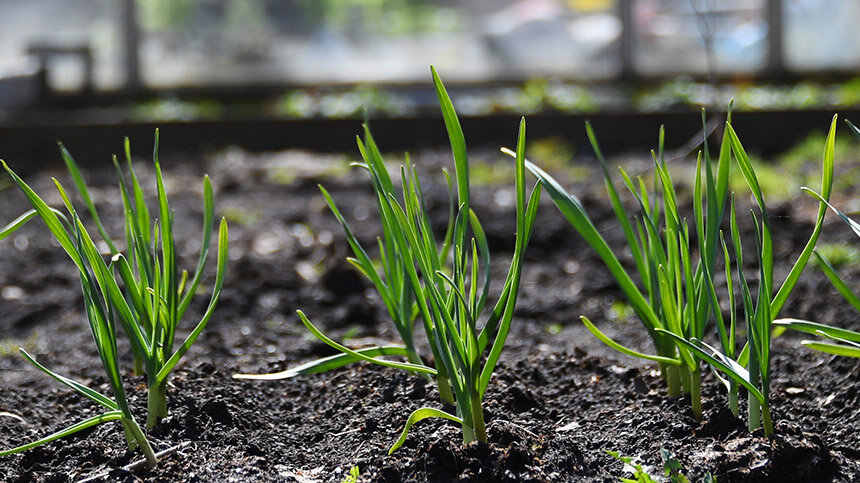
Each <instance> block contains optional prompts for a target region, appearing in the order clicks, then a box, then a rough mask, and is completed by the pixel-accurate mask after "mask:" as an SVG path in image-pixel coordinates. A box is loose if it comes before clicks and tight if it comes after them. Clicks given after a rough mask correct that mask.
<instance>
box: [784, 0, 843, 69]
mask: <svg viewBox="0 0 860 483" xmlns="http://www.w3.org/2000/svg"><path fill="white" fill-rule="evenodd" d="M783 9H784V11H783V16H784V17H785V63H786V64H787V67H788V68H789V69H794V70H805V71H810V70H816V69H823V70H827V69H853V68H857V67H860V35H858V34H857V24H858V21H860V2H858V1H856V0H792V1H790V2H783Z"/></svg>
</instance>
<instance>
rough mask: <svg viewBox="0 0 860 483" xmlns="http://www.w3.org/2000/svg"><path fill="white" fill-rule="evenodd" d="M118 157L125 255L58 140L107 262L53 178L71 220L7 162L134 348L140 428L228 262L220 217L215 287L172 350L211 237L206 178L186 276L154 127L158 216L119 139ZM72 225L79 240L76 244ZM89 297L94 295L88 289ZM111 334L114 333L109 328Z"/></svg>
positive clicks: (152, 414)
mask: <svg viewBox="0 0 860 483" xmlns="http://www.w3.org/2000/svg"><path fill="white" fill-rule="evenodd" d="M124 148H125V155H126V160H127V164H128V169H129V176H130V178H131V183H130V185H128V184H127V183H126V179H125V175H124V174H123V171H122V169H121V167H120V164H119V163H118V162H117V160H116V157H114V165H115V167H116V170H117V175H118V177H119V188H120V193H121V196H122V200H123V207H124V213H125V238H126V239H125V246H126V254H123V253H122V252H120V250H119V249H118V248H117V246H116V244H115V243H114V241H113V239H112V238H111V237H110V236H109V235H108V234H107V232H106V230H105V228H104V226H103V225H102V223H101V219H100V218H99V215H98V212H97V211H96V207H95V205H94V204H93V201H92V199H91V197H90V195H89V190H88V188H87V185H86V183H85V182H84V179H83V177H82V175H81V172H80V170H79V169H78V167H77V165H76V164H75V161H74V160H73V158H72V156H71V154H69V152H68V151H67V150H66V149H65V147H63V146H62V145H60V153H61V154H62V157H63V160H64V161H65V163H66V166H67V167H68V170H69V172H70V174H71V176H72V179H73V181H74V183H75V187H76V188H77V191H78V193H79V195H80V197H81V199H82V200H83V202H84V204H85V206H86V208H87V210H88V211H89V213H90V215H91V216H92V218H93V221H94V222H95V224H96V227H97V228H98V231H99V234H100V235H101V238H102V240H103V241H104V242H105V244H106V245H107V246H108V248H109V250H110V255H111V258H110V263H109V264H106V263H105V261H104V260H103V259H102V256H101V254H100V253H99V250H98V248H97V247H96V244H95V242H94V241H93V239H92V237H91V236H90V234H89V232H88V231H87V229H86V228H85V227H84V225H83V223H81V222H80V219H79V216H78V212H77V210H76V209H75V207H74V205H73V204H72V202H71V199H70V198H69V196H68V193H67V191H66V189H65V188H64V187H63V186H62V185H61V184H60V183H59V182H58V181H55V184H56V186H57V190H58V192H59V194H60V196H61V197H62V199H63V202H64V204H65V208H66V210H67V211H68V213H69V215H70V217H71V219H72V220H74V223H73V224H71V226H70V225H69V224H68V223H66V224H64V223H62V222H61V221H60V218H59V217H58V215H57V213H56V210H53V209H51V208H49V207H48V206H47V204H46V203H45V202H44V201H43V200H42V199H41V198H40V197H39V196H38V195H37V194H36V193H35V192H34V191H33V190H32V189H29V187H26V185H25V184H24V182H23V181H22V180H21V179H20V178H19V177H17V176H16V175H15V174H14V173H13V172H12V171H11V170H10V169H9V168H8V167H7V171H9V173H10V175H12V177H13V179H14V180H15V182H16V183H17V184H18V185H19V186H20V187H21V189H22V190H24V193H25V194H26V196H27V198H28V199H29V201H30V203H31V204H32V205H33V207H34V208H35V209H36V211H37V212H38V214H39V216H40V217H41V218H42V220H43V221H44V222H45V224H46V225H47V227H48V229H49V230H50V231H51V233H52V234H53V235H54V237H55V238H56V239H57V241H58V242H59V243H60V245H61V246H62V247H63V249H64V250H65V251H66V253H67V254H68V255H69V257H71V258H72V260H73V261H74V262H75V264H76V265H77V266H78V268H79V269H80V270H82V271H83V270H85V269H88V270H89V271H90V272H91V273H92V274H93V276H94V277H95V281H96V285H97V287H95V288H94V289H96V288H97V291H96V292H94V293H96V294H100V297H101V299H102V300H103V305H104V309H105V310H107V314H108V315H109V316H110V317H111V319H112V320H114V319H118V320H119V322H120V325H121V326H122V328H123V331H124V332H125V334H126V336H127V337H128V339H129V341H130V345H131V348H132V351H133V353H134V361H135V370H136V372H137V373H141V372H145V373H146V381H147V393H148V410H147V423H146V425H147V427H148V428H151V427H153V426H154V425H155V423H156V422H157V421H158V420H159V419H161V418H164V417H166V416H167V381H168V377H169V375H170V372H171V371H172V370H173V368H174V367H175V366H176V364H177V363H178V362H179V360H180V359H181V358H182V356H183V355H184V354H185V353H186V352H187V351H188V349H189V348H190V347H191V345H192V344H193V343H194V341H195V340H196V339H197V337H198V336H199V335H200V333H201V332H202V331H203V329H204V328H205V327H206V324H207V323H208V322H209V319H210V318H211V316H212V313H213V311H214V309H215V306H216V304H217V302H218V298H219V296H220V294H221V288H222V287H223V284H224V277H225V274H226V264H227V223H226V221H225V220H223V219H222V220H221V225H220V228H219V236H218V262H217V272H216V277H215V285H214V288H213V290H212V295H211V298H210V301H209V305H208V307H207V309H206V312H205V313H204V315H203V316H202V318H201V319H200V321H199V322H198V323H197V325H196V326H194V328H193V329H192V330H191V332H190V333H189V334H188V336H186V338H185V340H184V341H183V342H182V344H181V345H179V346H178V347H176V348H175V349H174V344H175V337H176V331H177V328H178V327H179V323H180V321H181V320H182V318H183V315H184V313H185V310H186V309H187V308H188V306H189V304H190V303H191V297H192V296H193V294H195V292H196V291H197V288H198V286H199V285H200V281H201V277H202V274H203V270H204V268H205V266H206V259H207V257H208V254H209V245H210V240H211V237H212V228H213V220H214V203H213V193H212V184H211V182H210V181H209V178H208V177H204V179H203V196H204V210H203V237H202V238H203V239H202V244H201V249H200V256H199V258H198V262H197V268H196V271H195V273H194V276H193V277H192V278H191V280H190V281H189V280H188V274H187V272H185V271H183V272H182V273H180V272H179V269H178V267H177V265H176V251H175V246H174V239H173V212H172V211H171V210H170V206H169V204H168V200H167V194H166V192H165V189H164V181H163V178H162V174H161V166H160V163H159V160H158V131H157V130H156V133H155V148H154V150H153V161H154V164H155V173H156V184H157V202H158V207H157V218H156V219H155V221H154V222H151V220H152V217H151V213H150V210H149V208H148V207H147V205H146V201H145V199H144V195H143V189H142V188H141V186H140V184H139V183H138V179H137V177H136V176H135V173H134V170H133V169H132V165H131V147H130V144H129V141H128V139H127V138H126V140H125V145H124ZM76 231H79V232H80V238H81V242H80V243H75V242H74V241H75V239H76V233H75V232H76ZM94 297H95V295H94ZM111 336H113V332H111Z"/></svg>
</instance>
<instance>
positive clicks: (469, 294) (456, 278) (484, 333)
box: [239, 68, 540, 452]
mask: <svg viewBox="0 0 860 483" xmlns="http://www.w3.org/2000/svg"><path fill="white" fill-rule="evenodd" d="M431 70H432V75H433V81H434V83H435V86H436V92H437V95H438V97H439V102H440V105H441V108H442V117H443V120H444V122H445V126H446V128H447V130H448V136H449V139H450V142H451V147H452V151H453V157H454V167H455V177H454V178H455V179H454V185H455V191H456V204H457V205H456V209H454V210H453V213H454V216H453V218H452V219H453V222H452V223H449V227H448V230H447V232H446V235H445V237H444V240H443V242H442V243H441V246H440V245H439V244H438V243H437V241H436V240H435V235H434V232H433V229H432V227H431V225H430V217H429V214H428V211H427V206H426V203H425V200H424V194H423V191H422V190H421V183H420V181H419V179H418V175H417V171H416V169H415V167H414V166H413V165H412V164H411V162H410V161H409V158H408V157H407V158H406V164H405V166H403V167H401V173H400V175H401V176H400V178H401V180H402V188H401V193H399V196H398V193H396V192H395V189H394V186H393V183H392V182H391V177H390V176H389V174H388V172H387V171H386V168H385V166H384V163H383V159H382V156H381V154H380V152H379V150H378V148H377V147H376V144H375V142H374V141H373V138H372V136H371V135H370V131H369V130H368V129H365V140H364V141H361V140H360V139H359V140H358V146H359V150H360V151H361V154H362V157H363V159H364V163H365V164H364V165H363V166H364V167H366V168H367V170H368V172H369V173H370V175H371V180H372V183H373V188H374V190H375V192H376V198H377V207H378V209H379V215H380V219H381V220H382V225H383V238H382V239H381V241H380V243H379V246H380V248H379V249H380V256H381V257H382V259H383V260H382V267H383V275H384V278H383V277H382V276H380V275H379V273H378V272H377V269H376V268H375V267H374V265H373V264H372V263H371V261H370V258H369V257H368V255H367V254H366V253H365V251H364V250H363V249H362V248H361V247H360V246H359V245H358V243H357V242H356V241H355V238H354V237H353V236H352V234H351V232H350V230H349V228H348V227H347V226H346V223H345V222H344V221H343V218H342V217H341V216H340V214H339V212H338V211H337V208H336V206H335V204H334V202H333V201H332V200H331V197H330V196H329V195H328V193H327V192H326V191H325V190H323V195H324V196H325V198H326V200H327V201H328V203H329V207H330V208H331V209H332V211H333V212H334V213H335V216H336V217H337V218H338V220H340V221H341V223H342V225H343V226H344V229H345V230H346V232H347V239H348V241H349V243H350V246H351V247H352V249H353V253H354V254H355V255H356V258H355V259H354V260H352V261H351V263H352V264H353V265H354V266H356V267H357V268H358V269H359V270H360V271H361V272H362V273H363V274H364V275H365V276H367V277H368V278H369V279H370V280H371V281H372V282H373V283H374V285H375V286H376V287H377V289H378V290H379V292H380V295H381V297H382V298H383V301H384V302H385V304H386V307H387V308H388V309H389V313H390V314H391V315H392V318H394V319H395V323H396V325H397V326H398V331H399V333H400V335H401V337H402V338H403V342H404V347H400V348H399V349H398V348H394V347H389V346H386V347H375V348H370V349H363V350H359V351H354V350H351V349H349V348H347V347H345V346H343V345H341V344H339V343H337V342H335V341H333V340H331V339H330V338H328V337H327V336H326V335H325V334H323V333H322V332H321V331H320V330H319V329H318V328H317V327H315V326H314V325H313V324H312V323H311V322H310V320H309V319H308V318H307V317H306V316H305V314H304V313H303V312H301V311H299V312H298V314H299V317H300V318H301V320H302V322H303V323H304V324H305V326H306V327H307V328H308V329H309V330H310V331H311V333H313V334H314V335H315V336H316V337H318V338H319V339H320V340H322V341H323V342H325V343H326V344H328V345H330V346H332V347H333V348H335V349H337V350H338V351H340V352H342V353H343V356H335V357H332V358H327V359H324V360H321V361H314V362H312V363H309V364H306V365H304V366H302V367H300V368H296V369H293V370H292V371H289V374H288V375H297V374H307V373H311V372H320V371H322V370H326V369H328V368H332V367H338V366H340V365H343V364H345V363H349V362H352V361H356V360H363V361H368V362H373V363H376V364H381V365H384V366H388V367H394V368H399V369H405V370H408V371H413V372H416V373H421V374H426V375H429V376H433V377H435V378H436V381H437V384H438V386H439V390H440V396H441V397H442V399H443V400H445V401H447V402H450V403H453V405H454V407H455V408H456V414H450V413H447V412H445V411H443V410H441V409H437V408H430V407H425V408H420V409H417V410H415V411H414V412H413V413H412V414H411V415H410V416H409V418H408V419H407V421H406V425H405V427H404V429H403V431H402V433H401V435H400V438H399V439H398V440H397V441H396V442H395V443H394V445H392V447H391V449H390V452H393V451H394V450H396V449H397V448H399V447H400V446H401V445H402V444H403V443H404V442H405V440H406V437H407V434H408V431H409V428H410V427H411V426H412V425H413V424H415V423H416V422H418V421H420V420H422V419H426V418H430V417H439V418H445V419H449V420H451V421H455V422H457V423H458V424H460V425H461V427H462V429H463V441H464V442H466V443H469V442H472V441H476V440H480V441H485V442H486V441H487V434H486V428H485V423H484V415H483V410H482V407H481V401H482V398H483V395H484V392H485V391H486V389H487V385H488V384H489V381H490V377H491V376H492V373H493V370H494V369H495V366H496V363H497V362H498V359H499V355H500V354H501V351H502V348H503V346H504V343H505V340H506V338H507V335H508V330H509V328H510V324H511V320H512V317H513V312H514V307H515V305H516V301H517V292H518V290H519V283H520V276H521V274H522V263H523V253H524V251H525V248H526V245H527V243H528V239H529V236H530V234H531V230H532V227H533V226H534V220H535V216H536V214H537V206H538V201H539V199H540V185H539V184H538V185H536V186H535V188H534V190H533V191H532V193H531V196H530V197H529V198H528V200H527V198H526V186H525V158H524V154H523V153H524V151H525V121H524V120H523V121H522V122H521V124H520V129H519V139H518V143H517V152H516V193H517V199H516V201H517V203H516V206H517V213H516V219H517V228H516V242H515V247H514V253H513V256H512V260H511V265H510V268H509V270H508V274H507V277H506V279H505V281H504V285H503V289H502V293H501V295H500V297H499V299H498V300H497V301H496V304H495V305H494V306H493V307H492V310H491V311H490V313H489V314H485V312H486V310H485V308H486V306H487V299H488V293H489V289H490V255H489V248H488V246H487V239H486V236H485V233H484V229H483V228H482V226H481V224H480V222H479V221H478V217H477V215H476V214H475V213H474V211H472V210H471V208H470V204H469V165H468V160H467V157H466V144H465V138H464V136H463V132H462V129H461V128H460V122H459V119H458V117H457V113H456V112H455V110H454V106H453V104H452V103H451V99H450V98H449V96H448V94H447V92H446V91H445V87H444V85H443V84H442V81H441V80H440V79H439V76H438V75H437V74H436V71H435V69H432V68H431ZM446 177H447V175H446ZM447 178H448V182H449V186H451V180H450V177H447ZM452 191H454V190H452ZM452 197H453V195H452ZM415 319H418V320H420V324H421V326H422V327H423V328H424V331H425V333H426V335H427V339H428V342H429V345H430V350H431V352H432V354H433V359H434V361H435V367H428V366H426V365H424V363H423V362H422V361H421V359H420V358H419V357H417V353H416V352H415V349H414V344H413V343H412V340H411V336H412V325H413V323H414V322H413V320H415ZM393 354H394V355H403V356H406V357H407V359H408V361H409V362H395V361H391V360H388V359H382V358H380V357H378V356H381V355H393ZM412 354H414V355H412ZM239 377H245V378H247V377H248V376H246V375H240V376H239ZM263 377H266V378H268V376H263Z"/></svg>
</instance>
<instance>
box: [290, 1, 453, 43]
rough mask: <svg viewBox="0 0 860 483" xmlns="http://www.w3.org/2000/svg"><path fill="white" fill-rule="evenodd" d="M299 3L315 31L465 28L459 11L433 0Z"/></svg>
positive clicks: (395, 32) (389, 32)
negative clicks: (442, 5) (322, 28)
mask: <svg viewBox="0 0 860 483" xmlns="http://www.w3.org/2000/svg"><path fill="white" fill-rule="evenodd" d="M297 3H298V5H300V6H301V7H302V9H303V10H304V13H305V15H306V18H307V20H308V22H309V24H310V26H312V28H313V27H320V26H324V27H327V28H331V29H333V30H336V31H340V32H347V33H348V34H349V33H350V32H352V33H357V32H358V31H361V30H371V29H372V31H373V33H377V34H383V35H408V34H415V33H425V32H440V31H441V32H444V31H450V30H457V29H462V28H465V26H466V25H465V20H464V19H463V18H462V17H461V15H460V14H459V13H458V12H457V10H455V9H449V8H444V7H440V6H438V5H437V4H436V2H433V1H431V0H298V2H297ZM357 27H359V28H357ZM361 27H363V28H361Z"/></svg>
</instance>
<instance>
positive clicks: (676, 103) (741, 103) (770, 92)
mask: <svg viewBox="0 0 860 483" xmlns="http://www.w3.org/2000/svg"><path fill="white" fill-rule="evenodd" d="M732 99H734V101H735V109H736V110H739V111H744V110H779V109H808V108H814V107H856V106H858V105H860V77H857V78H854V79H851V80H849V81H847V82H844V83H838V84H823V83H818V82H811V81H810V82H799V83H796V84H789V85H767V84H725V85H721V86H719V87H717V88H715V87H714V86H713V85H711V84H708V83H704V82H696V81H693V80H691V79H689V78H684V77H679V78H675V79H672V80H669V81H667V82H664V83H662V84H660V85H659V86H657V87H652V86H648V87H642V88H639V89H638V90H636V91H635V92H634V94H633V96H632V104H633V107H634V108H635V109H636V110H639V111H645V112H657V111H665V110H670V109H677V108H698V107H701V106H711V105H713V104H715V103H716V105H719V106H724V105H726V104H728V102H729V101H730V100H732Z"/></svg>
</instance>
